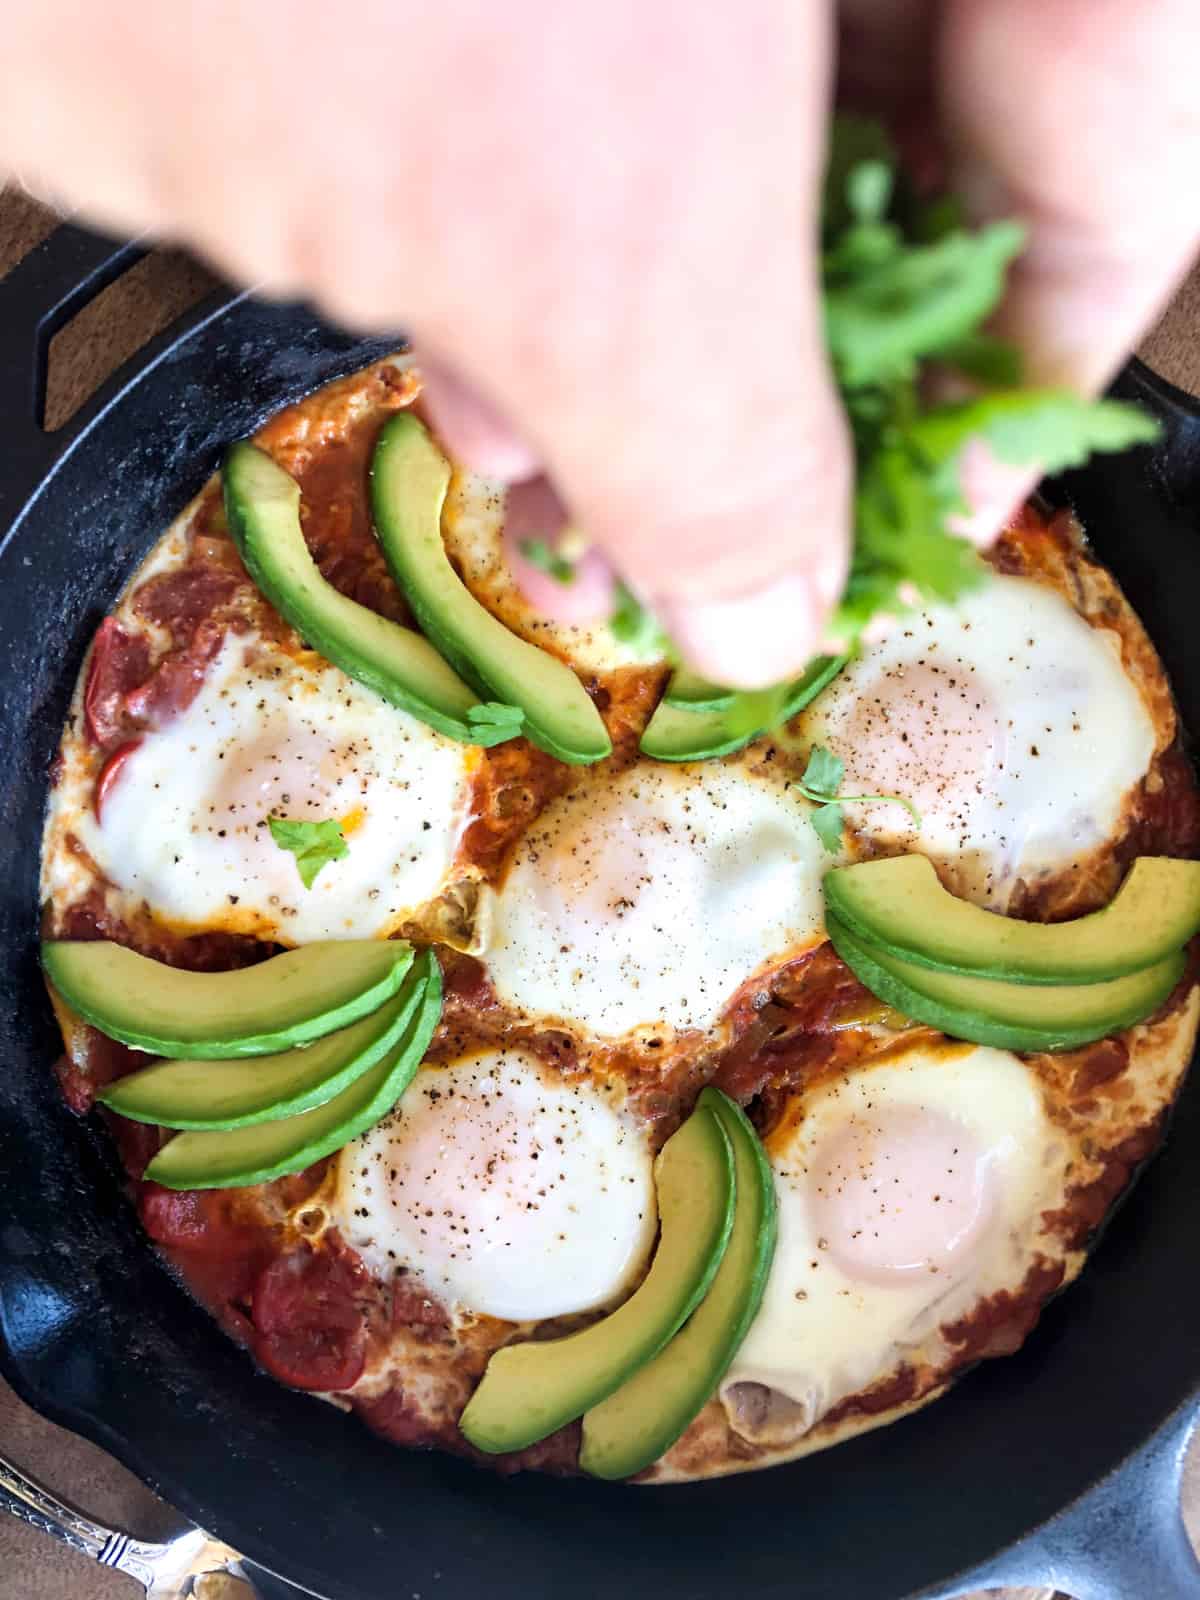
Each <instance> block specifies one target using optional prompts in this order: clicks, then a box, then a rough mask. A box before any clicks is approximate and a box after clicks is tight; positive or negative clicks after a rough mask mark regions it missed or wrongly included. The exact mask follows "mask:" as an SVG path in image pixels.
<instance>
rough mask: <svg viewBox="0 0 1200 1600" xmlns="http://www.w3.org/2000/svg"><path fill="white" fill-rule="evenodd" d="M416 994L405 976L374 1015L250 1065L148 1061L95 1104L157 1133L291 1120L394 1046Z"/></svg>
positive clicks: (321, 1102)
mask: <svg viewBox="0 0 1200 1600" xmlns="http://www.w3.org/2000/svg"><path fill="white" fill-rule="evenodd" d="M422 991H423V985H422V984H421V983H420V982H419V981H418V980H417V978H416V975H415V974H414V973H413V972H411V971H410V972H409V974H408V977H407V978H406V979H405V982H404V985H403V987H402V988H401V990H400V992H399V994H397V995H395V996H394V997H393V998H392V999H391V1000H386V1001H385V1002H384V1003H383V1005H381V1006H380V1008H379V1010H378V1011H374V1012H372V1013H371V1015H370V1016H369V1017H363V1018H362V1020H361V1021H359V1022H352V1023H351V1024H350V1026H349V1027H348V1028H341V1029H339V1030H338V1032H337V1033H327V1034H326V1035H325V1037H324V1038H323V1039H318V1040H317V1041H316V1043H315V1044H309V1045H303V1046H299V1045H298V1046H297V1047H296V1048H295V1049H294V1050H284V1051H283V1052H282V1053H281V1054H280V1055H274V1056H258V1057H257V1058H255V1059H253V1060H245V1059H242V1060H239V1059H238V1058H237V1057H233V1058H232V1059H230V1060H227V1061H196V1060H191V1061H156V1062H155V1063H154V1065H153V1066H150V1067H143V1068H142V1070H141V1071H140V1072H134V1073H131V1074H130V1075H129V1077H127V1078H120V1079H118V1080H117V1082H116V1083H113V1084H110V1085H109V1087H108V1088H107V1089H105V1090H103V1091H102V1093H101V1094H99V1095H98V1096H97V1097H96V1098H97V1099H98V1100H100V1101H101V1103H102V1104H103V1105H106V1106H107V1107H108V1109H109V1110H110V1111H116V1112H119V1113H120V1115H121V1116H123V1117H130V1118H132V1120H133V1121H134V1122H153V1123H155V1124H157V1125H158V1126H159V1127H161V1128H200V1129H214V1128H246V1127H250V1126H251V1125H252V1124H254V1123H256V1122H276V1121H278V1120H279V1118H280V1117H294V1116H298V1115H299V1114H300V1113H301V1112H303V1111H312V1110H313V1109H314V1108H315V1107H317V1106H320V1105H324V1104H325V1102H326V1100H332V1099H333V1097H334V1095H335V1094H340V1093H341V1091H342V1090H343V1089H345V1088H348V1087H349V1085H350V1084H352V1083H353V1082H354V1080H355V1078H358V1077H361V1076H362V1074H363V1073H364V1072H366V1070H367V1069H368V1067H373V1066H374V1065H375V1063H376V1062H377V1061H379V1060H380V1059H381V1057H383V1056H385V1055H387V1054H388V1052H389V1051H390V1050H392V1049H393V1048H394V1046H396V1045H398V1044H399V1043H400V1039H401V1037H402V1035H403V1033H404V1030H405V1029H406V1028H407V1026H408V1024H409V1022H410V1021H411V1020H412V1014H413V1012H414V1011H415V1010H416V1008H417V1004H418V1002H419V1001H420V999H421V994H422Z"/></svg>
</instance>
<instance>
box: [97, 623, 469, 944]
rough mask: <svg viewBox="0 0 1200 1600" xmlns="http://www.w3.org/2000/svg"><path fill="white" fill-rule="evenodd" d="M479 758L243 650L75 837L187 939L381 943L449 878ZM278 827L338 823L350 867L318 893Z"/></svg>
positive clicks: (304, 667) (329, 680) (337, 682)
mask: <svg viewBox="0 0 1200 1600" xmlns="http://www.w3.org/2000/svg"><path fill="white" fill-rule="evenodd" d="M476 759H477V756H476V754H474V753H472V752H471V751H469V750H468V749H467V748H466V747H464V746H463V745H459V744H455V743H454V742H453V741H452V740H450V739H446V738H443V737H442V736H441V735H440V734H438V733H435V732H434V731H433V729H432V728H428V727H426V726H425V725H424V724H423V723H421V722H418V721H417V720H416V719H415V718H413V717H410V716H408V715H407V714H406V713H405V712H403V711H399V710H397V709H396V708H395V707H393V706H390V705H388V704H387V703H386V702H385V701H383V700H381V699H380V698H379V697H378V695H376V694H374V693H373V692H372V691H371V690H369V689H366V688H364V687H363V686H362V685H361V684H358V683H356V682H354V681H353V680H352V679H351V678H348V677H347V676H346V675H345V674H344V673H343V672H341V671H339V670H338V669H337V668H336V667H333V666H330V665H329V664H328V663H327V662H324V661H322V660H321V659H320V657H318V656H316V655H312V654H309V653H305V654H304V655H302V656H299V657H293V656H291V655H288V654H286V653H284V652H282V651H280V650H279V649H278V648H276V647H273V646H271V645H269V644H266V643H264V642H263V641H261V640H258V639H256V638H255V637H254V636H253V635H244V634H243V635H231V636H230V637H229V638H228V639H227V640H226V642H225V644H224V645H223V646H222V648H221V651H220V654H219V655H218V657H217V659H216V660H215V661H214V662H213V664H212V667H211V668H210V669H209V671H208V672H207V674H206V676H205V679H204V683H203V685H202V687H201V689H200V692H199V694H197V696H196V698H195V699H194V700H193V701H192V703H191V705H190V706H188V708H187V709H186V710H185V711H183V712H181V713H180V714H179V715H178V716H177V717H176V718H175V719H174V720H173V721H171V722H170V723H168V724H167V725H166V726H165V727H162V728H159V729H157V730H152V731H150V732H148V733H147V734H146V735H145V736H144V737H143V739H142V741H141V743H140V744H139V745H138V747H137V748H136V749H135V750H134V751H133V752H132V753H131V754H130V755H129V756H128V758H127V759H126V760H125V762H124V764H123V766H122V768H121V770H120V772H119V774H118V776H117V779H116V781H115V782H114V783H113V785H112V787H111V788H110V789H109V791H108V793H107V794H106V796H105V798H104V802H103V805H102V807H101V810H100V817H99V819H98V820H97V818H96V817H95V816H94V815H93V814H92V813H91V811H88V812H86V813H85V814H84V815H82V816H81V817H80V818H79V820H78V823H77V832H78V834H79V837H80V841H81V843H82V844H83V846H84V848H85V849H86V850H87V851H88V853H89V855H90V856H91V858H92V859H93V861H95V863H96V865H97V866H98V867H99V869H100V870H101V872H102V873H103V874H104V876H105V877H106V879H107V880H108V881H109V882H110V883H111V884H113V885H114V886H115V889H116V892H117V893H118V895H120V896H123V897H126V898H127V900H128V901H129V902H130V903H131V904H132V905H134V906H140V905H143V904H144V905H146V906H147V907H149V909H150V910H151V911H152V912H153V913H154V914H155V915H156V916H158V917H160V918H162V919H163V920H164V921H167V922H168V923H171V924H172V925H174V926H176V927H181V928H187V927H196V928H203V929H206V930H207V929H213V928H221V929H224V930H229V931H234V932H240V933H249V934H254V935H257V936H258V937H261V938H271V939H277V940H279V941H280V942H281V943H284V944H289V945H296V944H305V943H309V942H311V941H313V940H317V939H338V938H354V939H362V938H371V937H375V936H382V935H385V934H388V933H390V932H392V931H394V930H395V929H396V928H397V927H398V926H400V925H401V924H402V923H404V922H405V921H406V920H407V919H408V918H409V917H411V916H412V915H413V914H414V913H415V912H417V911H418V910H419V909H420V908H421V907H422V906H424V905H426V904H427V903H428V902H429V901H431V900H432V899H434V898H435V897H436V896H437V895H439V894H440V893H441V892H442V890H443V889H444V888H445V887H446V885H447V883H448V881H449V880H450V879H451V876H452V871H453V866H454V861H455V857H456V854H457V851H458V846H459V841H460V839H461V837H462V833H463V830H464V828H465V827H466V825H467V823H468V821H469V820H470V809H471V775H472V771H473V765H472V763H473V761H474V760H476ZM271 816H276V817H285V818H288V819H292V820H299V821H324V820H327V819H334V820H336V821H337V822H339V823H340V824H341V827H342V831H343V834H344V837H345V841H346V844H347V846H348V852H347V854H346V855H345V856H344V857H343V858H342V859H341V860H337V861H330V862H328V863H327V864H326V865H325V866H323V867H322V868H321V871H320V872H319V874H318V875H317V877H316V878H315V880H314V881H313V883H312V886H311V887H310V888H307V889H306V888H305V887H304V885H303V883H302V882H301V879H300V876H299V872H298V869H297V863H296V857H295V855H293V854H292V853H290V852H289V851H287V850H285V849H282V848H281V847H280V846H279V845H278V844H277V843H276V842H275V840H274V838H273V837H272V834H271V831H270V828H269V827H268V823H267V819H268V818H269V817H271Z"/></svg>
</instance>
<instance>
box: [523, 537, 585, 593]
mask: <svg viewBox="0 0 1200 1600" xmlns="http://www.w3.org/2000/svg"><path fill="white" fill-rule="evenodd" d="M521 554H522V555H523V556H524V557H525V559H526V561H528V563H529V565H530V566H531V567H536V568H537V569H538V571H539V572H544V573H546V574H547V575H548V576H549V577H551V578H553V579H554V581H555V583H574V582H575V568H574V566H572V564H571V562H569V561H568V560H567V558H566V556H564V555H560V554H559V553H558V551H557V550H556V549H555V548H554V546H553V545H552V544H550V543H548V541H547V540H545V539H523V540H522V541H521Z"/></svg>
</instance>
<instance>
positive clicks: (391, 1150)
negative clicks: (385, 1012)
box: [329, 1049, 657, 1322]
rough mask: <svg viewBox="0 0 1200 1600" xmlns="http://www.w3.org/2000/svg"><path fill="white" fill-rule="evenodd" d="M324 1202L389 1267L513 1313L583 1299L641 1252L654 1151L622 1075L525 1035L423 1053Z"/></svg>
mask: <svg viewBox="0 0 1200 1600" xmlns="http://www.w3.org/2000/svg"><path fill="white" fill-rule="evenodd" d="M329 1214H330V1216H331V1217H332V1218H333V1219H334V1220H336V1223H337V1226H338V1228H339V1230H340V1232H341V1234H342V1237H343V1238H344V1239H345V1240H346V1241H347V1243H348V1244H350V1245H352V1246H353V1248H354V1249H355V1250H357V1251H358V1253H359V1254H360V1255H361V1256H362V1258H363V1260H364V1261H365V1262H366V1263H367V1265H368V1267H370V1268H371V1270H372V1271H373V1272H374V1273H375V1275H376V1276H377V1277H379V1278H382V1279H383V1280H384V1281H385V1282H386V1281H389V1280H390V1279H391V1278H392V1277H393V1276H394V1275H395V1273H396V1272H397V1271H398V1270H400V1269H405V1270H407V1271H410V1272H414V1273H416V1274H417V1275H418V1276H419V1278H420V1279H421V1281H422V1283H423V1284H424V1285H425V1286H426V1287H427V1288H428V1289H429V1290H430V1292H431V1293H433V1294H434V1295H436V1296H437V1297H438V1299H439V1300H441V1301H442V1302H443V1304H445V1305H446V1306H447V1307H450V1308H454V1309H455V1310H461V1311H465V1312H468V1313H473V1314H476V1315H479V1314H483V1315H488V1316H493V1317H503V1318H506V1319H508V1320H510V1321H513V1322H525V1321H536V1320H539V1319H541V1318H544V1317H554V1316H563V1315H567V1314H569V1313H571V1312H577V1311H590V1310H593V1309H595V1308H597V1307H600V1306H605V1305H607V1304H609V1303H610V1302H611V1301H613V1300H614V1299H616V1298H618V1297H619V1296H621V1295H622V1294H623V1293H624V1292H626V1291H627V1290H628V1289H629V1288H630V1287H631V1286H632V1283H633V1282H634V1281H635V1280H636V1278H637V1276H638V1274H639V1273H640V1272H641V1270H642V1268H643V1267H644V1265H645V1263H646V1260H647V1257H648V1256H649V1253H650V1248H651V1245H652V1244H653V1241H654V1235H655V1228H656V1222H657V1212H656V1209H655V1199H654V1178H653V1167H652V1154H651V1149H650V1145H649V1142H648V1140H647V1137H646V1133H645V1130H644V1128H643V1127H642V1125H641V1124H639V1123H638V1122H637V1121H636V1120H634V1119H633V1118H632V1117H630V1116H629V1115H628V1113H627V1112H626V1111H625V1109H624V1108H623V1105H622V1091H621V1090H620V1088H619V1086H617V1085H612V1086H607V1085H605V1084H604V1083H603V1082H601V1081H600V1080H599V1079H596V1078H593V1077H590V1076H586V1075H581V1076H578V1077H572V1078H564V1077H563V1076H562V1075H561V1074H558V1073H551V1072H548V1071H547V1070H546V1068H545V1067H544V1066H542V1064H541V1063H540V1062H539V1061H538V1059H537V1058H536V1057H535V1056H533V1055H531V1054H530V1053H529V1052H527V1051H523V1050H520V1049H493V1050H482V1051H478V1052H476V1053H474V1054H471V1055H469V1056H466V1057H464V1058H462V1059H460V1060H458V1061H455V1062H453V1063H452V1064H451V1065H449V1066H444V1067H441V1066H425V1067H422V1068H421V1070H420V1072H418V1074H417V1076H416V1077H415V1078H414V1079H413V1082H412V1084H411V1085H410V1087H409V1088H408V1089H407V1090H406V1092H405V1095H404V1099H403V1101H402V1102H401V1103H400V1105H399V1106H398V1107H397V1108H396V1110H395V1111H394V1112H393V1113H392V1114H391V1116H389V1117H387V1118H385V1119H384V1120H383V1121H382V1122H380V1123H378V1124H376V1126H375V1127H374V1128H372V1129H371V1130H370V1132H369V1133H366V1134H364V1135H363V1136H362V1137H361V1138H359V1139H356V1140H354V1141H352V1142H351V1143H350V1144H348V1145H347V1146H346V1147H345V1148H344V1149H343V1150H342V1151H341V1153H340V1155H339V1156H338V1165H337V1177H336V1184H335V1188H334V1192H333V1198H332V1201H331V1203H330V1206H329Z"/></svg>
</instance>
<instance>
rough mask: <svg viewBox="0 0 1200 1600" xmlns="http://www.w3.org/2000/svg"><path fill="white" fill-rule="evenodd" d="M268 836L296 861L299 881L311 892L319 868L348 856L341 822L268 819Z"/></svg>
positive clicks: (290, 818)
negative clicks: (269, 833) (269, 831)
mask: <svg viewBox="0 0 1200 1600" xmlns="http://www.w3.org/2000/svg"><path fill="white" fill-rule="evenodd" d="M267 826H268V827H269V828H270V830H271V837H272V839H274V841H275V843H276V844H277V845H278V846H279V848H280V849H281V850H290V851H291V853H292V854H293V855H294V856H295V858H296V870H297V872H299V874H300V882H301V883H302V884H303V885H304V887H305V888H306V889H311V888H312V886H313V884H314V882H315V881H316V877H317V874H318V873H319V872H320V870H321V868H322V867H324V866H328V864H329V863H330V862H331V861H340V860H341V859H342V857H343V856H348V855H349V854H350V846H349V845H348V844H347V843H346V836H345V835H344V834H343V832H342V825H341V823H340V822H335V821H333V820H332V819H326V820H325V821H323V822H302V821H299V820H297V819H295V818H293V817H268V818H267Z"/></svg>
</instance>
